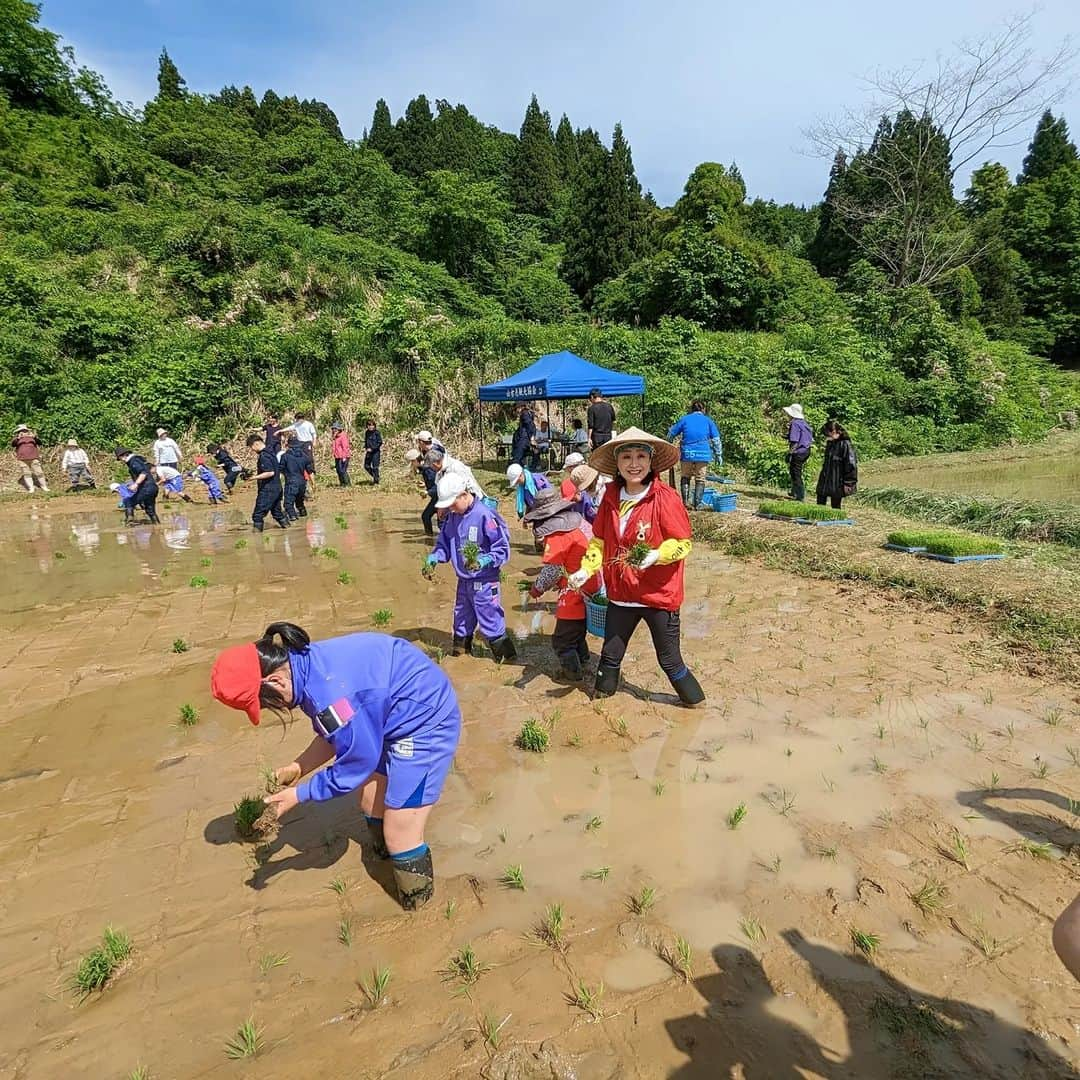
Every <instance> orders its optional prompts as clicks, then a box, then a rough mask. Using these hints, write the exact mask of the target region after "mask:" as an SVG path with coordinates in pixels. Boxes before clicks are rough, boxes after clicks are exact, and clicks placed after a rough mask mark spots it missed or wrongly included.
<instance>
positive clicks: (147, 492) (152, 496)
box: [116, 446, 161, 525]
mask: <svg viewBox="0 0 1080 1080" xmlns="http://www.w3.org/2000/svg"><path fill="white" fill-rule="evenodd" d="M116 458H117V460H118V461H122V462H123V463H124V464H125V465H127V467H128V472H129V473H130V474H131V482H132V483H133V484H134V485H135V492H134V494H133V495H132V497H131V500H130V505H129V504H127V503H125V505H124V524H125V525H134V524H135V508H136V507H139V506H141V507H142V508H143V510H145V511H146V516H147V517H148V518H149V519H150V521H151V522H152V523H153V524H154V525H160V524H161V518H159V517H158V515H157V497H158V486H157V481H156V480H155V479H154V474H153V473H152V472H151V471H150V465H149V464H148V462H147V460H146V458H144V457H143V456H142V455H141V454H134V453H132V452H131V451H130V450H127V449H125V448H124V447H122V446H118V447H117V448H116Z"/></svg>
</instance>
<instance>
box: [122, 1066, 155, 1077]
mask: <svg viewBox="0 0 1080 1080" xmlns="http://www.w3.org/2000/svg"><path fill="white" fill-rule="evenodd" d="M127 1080H151V1076H150V1066H149V1065H136V1066H135V1068H134V1069H132V1070H131V1072H129V1073H128V1074H127Z"/></svg>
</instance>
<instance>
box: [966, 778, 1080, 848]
mask: <svg viewBox="0 0 1080 1080" xmlns="http://www.w3.org/2000/svg"><path fill="white" fill-rule="evenodd" d="M1010 799H1012V800H1017V799H1023V800H1025V801H1027V802H1045V803H1048V804H1049V805H1050V807H1052V808H1053V809H1055V810H1059V811H1060V812H1061V814H1062V815H1068V816H1069V817H1071V818H1073V819H1074V820H1075V816H1076V814H1075V811H1076V810H1080V807H1072V806H1070V805H1069V800H1068V799H1067V798H1066V797H1065V796H1064V795H1059V794H1058V793H1057V792H1056V791H1046V790H1045V789H1043V788H1030V787H1013V788H994V789H993V790H992V791H991V790H982V791H958V792H957V793H956V801H957V802H958V803H960V805H961V806H967V807H969V808H970V809H972V810H976V811H978V813H980V814H982V815H983V816H984V817H988V818H991V819H992V820H994V821H999V822H1001V823H1002V824H1003V825H1008V826H1009V828H1010V829H1014V830H1015V831H1016V832H1018V833H1020V834H1022V835H1023V836H1026V837H1027V838H1028V839H1029V840H1034V841H1036V842H1039V843H1041V842H1043V841H1046V840H1049V841H1050V842H1051V843H1053V844H1056V845H1057V846H1058V847H1060V848H1064V849H1065V850H1066V851H1067V850H1069V849H1070V848H1072V847H1075V846H1076V845H1077V844H1080V830H1078V829H1076V828H1075V827H1073V826H1071V825H1068V824H1066V823H1065V822H1064V821H1061V820H1060V819H1057V818H1053V817H1049V816H1048V815H1046V814H1039V813H1034V812H1032V811H1031V810H1029V809H1026V808H1025V809H1010V808H1008V807H1005V806H999V805H996V804H997V803H999V802H1003V801H1008V800H1010Z"/></svg>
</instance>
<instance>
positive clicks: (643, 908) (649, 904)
mask: <svg viewBox="0 0 1080 1080" xmlns="http://www.w3.org/2000/svg"><path fill="white" fill-rule="evenodd" d="M655 903H656V890H655V889H654V888H653V887H652V886H651V885H642V887H641V888H640V889H639V890H638V892H637V893H636V894H634V895H632V896H631V897H630V898H629V899H628V900H627V902H626V904H627V907H628V908H629V909H630V911H631V912H632V913H633V914H634V915H645V914H647V913H648V912H649V911H651V910H652V908H653V905H654V904H655Z"/></svg>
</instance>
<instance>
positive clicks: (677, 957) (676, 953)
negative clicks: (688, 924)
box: [656, 934, 694, 982]
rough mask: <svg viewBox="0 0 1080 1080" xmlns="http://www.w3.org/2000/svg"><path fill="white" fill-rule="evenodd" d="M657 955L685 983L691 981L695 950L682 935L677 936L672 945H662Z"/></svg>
mask: <svg viewBox="0 0 1080 1080" xmlns="http://www.w3.org/2000/svg"><path fill="white" fill-rule="evenodd" d="M656 955H657V956H659V957H660V959H661V960H663V961H664V963H665V964H667V965H668V967H670V968H671V970H672V971H674V972H675V974H676V975H681V976H682V977H683V982H689V981H690V968H691V965H692V963H693V960H694V950H693V949H692V948H691V947H690V942H689V941H687V940H686V938H684V937H681V936H680V935H678V934H676V935H675V940H674V942H672V944H671V945H663V944H662V945H660V946H659V947H658V948H657V950H656Z"/></svg>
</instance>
